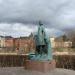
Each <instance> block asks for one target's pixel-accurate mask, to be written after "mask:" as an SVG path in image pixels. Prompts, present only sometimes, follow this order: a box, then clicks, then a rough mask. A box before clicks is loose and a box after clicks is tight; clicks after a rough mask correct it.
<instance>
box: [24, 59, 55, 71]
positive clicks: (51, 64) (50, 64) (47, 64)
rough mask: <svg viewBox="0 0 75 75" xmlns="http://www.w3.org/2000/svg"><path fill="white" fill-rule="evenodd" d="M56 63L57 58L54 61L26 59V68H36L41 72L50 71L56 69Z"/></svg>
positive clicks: (35, 69)
mask: <svg viewBox="0 0 75 75" xmlns="http://www.w3.org/2000/svg"><path fill="white" fill-rule="evenodd" d="M55 67H56V63H55V60H52V61H32V60H26V61H25V69H26V70H34V71H40V72H49V71H51V70H53V69H55Z"/></svg>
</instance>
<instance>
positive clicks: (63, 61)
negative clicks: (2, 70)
mask: <svg viewBox="0 0 75 75" xmlns="http://www.w3.org/2000/svg"><path fill="white" fill-rule="evenodd" d="M53 57H54V59H55V60H56V67H57V68H65V69H73V70H75V55H54V56H53ZM26 59H28V58H27V56H26V55H0V67H22V66H24V64H25V60H26Z"/></svg>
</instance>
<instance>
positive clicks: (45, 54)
mask: <svg viewBox="0 0 75 75" xmlns="http://www.w3.org/2000/svg"><path fill="white" fill-rule="evenodd" d="M34 39H35V44H36V51H35V54H31V53H30V54H29V59H30V60H39V61H41V60H52V49H51V43H50V39H49V37H48V36H47V35H46V32H45V28H44V25H43V24H42V23H41V22H39V27H38V32H37V34H36V35H35V36H34Z"/></svg>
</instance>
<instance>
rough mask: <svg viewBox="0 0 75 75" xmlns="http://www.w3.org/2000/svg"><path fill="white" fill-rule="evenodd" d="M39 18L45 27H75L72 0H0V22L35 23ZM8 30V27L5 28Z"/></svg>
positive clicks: (74, 3)
mask: <svg viewBox="0 0 75 75" xmlns="http://www.w3.org/2000/svg"><path fill="white" fill-rule="evenodd" d="M39 20H41V21H42V22H43V23H44V24H45V25H46V27H47V28H56V29H58V30H62V31H64V30H66V28H72V29H74V28H75V1H74V0H0V23H6V24H7V23H9V24H11V25H13V23H22V24H23V25H28V26H30V27H31V26H32V25H37V24H38V21H39ZM10 28H11V26H10ZM7 31H10V29H7Z"/></svg>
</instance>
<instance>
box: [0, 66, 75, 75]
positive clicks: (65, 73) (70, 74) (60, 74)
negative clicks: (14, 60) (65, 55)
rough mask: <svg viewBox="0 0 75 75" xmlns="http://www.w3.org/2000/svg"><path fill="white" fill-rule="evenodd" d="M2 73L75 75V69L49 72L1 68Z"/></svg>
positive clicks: (12, 74) (5, 74) (18, 74)
mask: <svg viewBox="0 0 75 75" xmlns="http://www.w3.org/2000/svg"><path fill="white" fill-rule="evenodd" d="M0 75H75V71H72V70H66V69H55V70H54V71H51V72H48V73H41V72H36V71H27V70H25V69H24V68H23V67H14V68H13V67H11V68H9V67H8V68H0Z"/></svg>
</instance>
